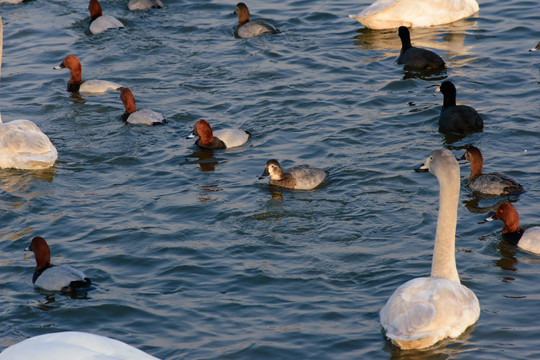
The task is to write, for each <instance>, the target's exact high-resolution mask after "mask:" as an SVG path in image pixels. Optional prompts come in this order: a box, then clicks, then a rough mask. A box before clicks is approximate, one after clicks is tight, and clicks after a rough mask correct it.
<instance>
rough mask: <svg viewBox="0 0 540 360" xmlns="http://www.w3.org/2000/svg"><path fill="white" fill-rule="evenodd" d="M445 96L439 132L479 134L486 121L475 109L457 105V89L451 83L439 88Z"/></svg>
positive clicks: (446, 82) (444, 83) (445, 83)
mask: <svg viewBox="0 0 540 360" xmlns="http://www.w3.org/2000/svg"><path fill="white" fill-rule="evenodd" d="M439 91H440V92H442V94H443V96H444V100H443V106H442V108H441V114H440V115H439V131H440V132H441V133H459V134H463V133H470V132H479V131H482V130H483V128H484V120H482V118H481V117H480V115H478V112H476V110H475V109H473V108H472V107H470V106H467V105H456V95H457V92H456V87H455V86H454V84H453V83H452V82H450V81H444V82H443V83H442V84H441V86H440V87H439Z"/></svg>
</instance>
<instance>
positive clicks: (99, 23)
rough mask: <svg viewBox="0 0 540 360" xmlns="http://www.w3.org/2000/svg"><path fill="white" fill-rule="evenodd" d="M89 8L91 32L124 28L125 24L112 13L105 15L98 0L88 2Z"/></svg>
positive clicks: (97, 32)
mask: <svg viewBox="0 0 540 360" xmlns="http://www.w3.org/2000/svg"><path fill="white" fill-rule="evenodd" d="M88 10H89V11H90V18H91V19H92V20H91V22H90V28H89V29H90V32H91V33H92V34H99V33H100V32H103V31H105V30H107V29H118V28H123V27H124V24H122V23H121V22H120V20H118V19H117V18H115V17H112V16H110V15H103V11H102V10H101V5H100V4H99V1H98V0H90V3H89V4H88Z"/></svg>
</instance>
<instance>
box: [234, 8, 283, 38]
mask: <svg viewBox="0 0 540 360" xmlns="http://www.w3.org/2000/svg"><path fill="white" fill-rule="evenodd" d="M235 13H236V15H238V26H237V27H236V35H237V36H238V37H240V38H250V37H254V36H259V35H262V34H279V33H280V31H279V30H278V29H276V28H275V27H274V26H273V25H272V24H269V23H267V22H266V21H263V20H254V21H250V18H249V17H250V15H249V10H248V7H247V6H246V4H244V3H242V2H240V3H238V4H236V10H235Z"/></svg>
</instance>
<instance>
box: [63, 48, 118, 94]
mask: <svg viewBox="0 0 540 360" xmlns="http://www.w3.org/2000/svg"><path fill="white" fill-rule="evenodd" d="M64 68H66V69H69V71H70V72H71V77H70V78H69V81H68V84H67V91H69V92H82V93H88V94H103V93H105V92H107V91H109V90H119V89H120V88H122V87H124V86H123V85H120V84H117V83H113V82H112V81H107V80H86V81H82V65H81V61H80V60H79V58H78V57H76V56H75V55H68V56H66V58H65V59H64V61H62V63H61V64H60V65H58V66H55V67H54V68H53V69H55V70H59V69H64Z"/></svg>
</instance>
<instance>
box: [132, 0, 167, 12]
mask: <svg viewBox="0 0 540 360" xmlns="http://www.w3.org/2000/svg"><path fill="white" fill-rule="evenodd" d="M162 7H163V3H162V2H161V0H129V3H128V9H129V10H146V9H161V8H162Z"/></svg>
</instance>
